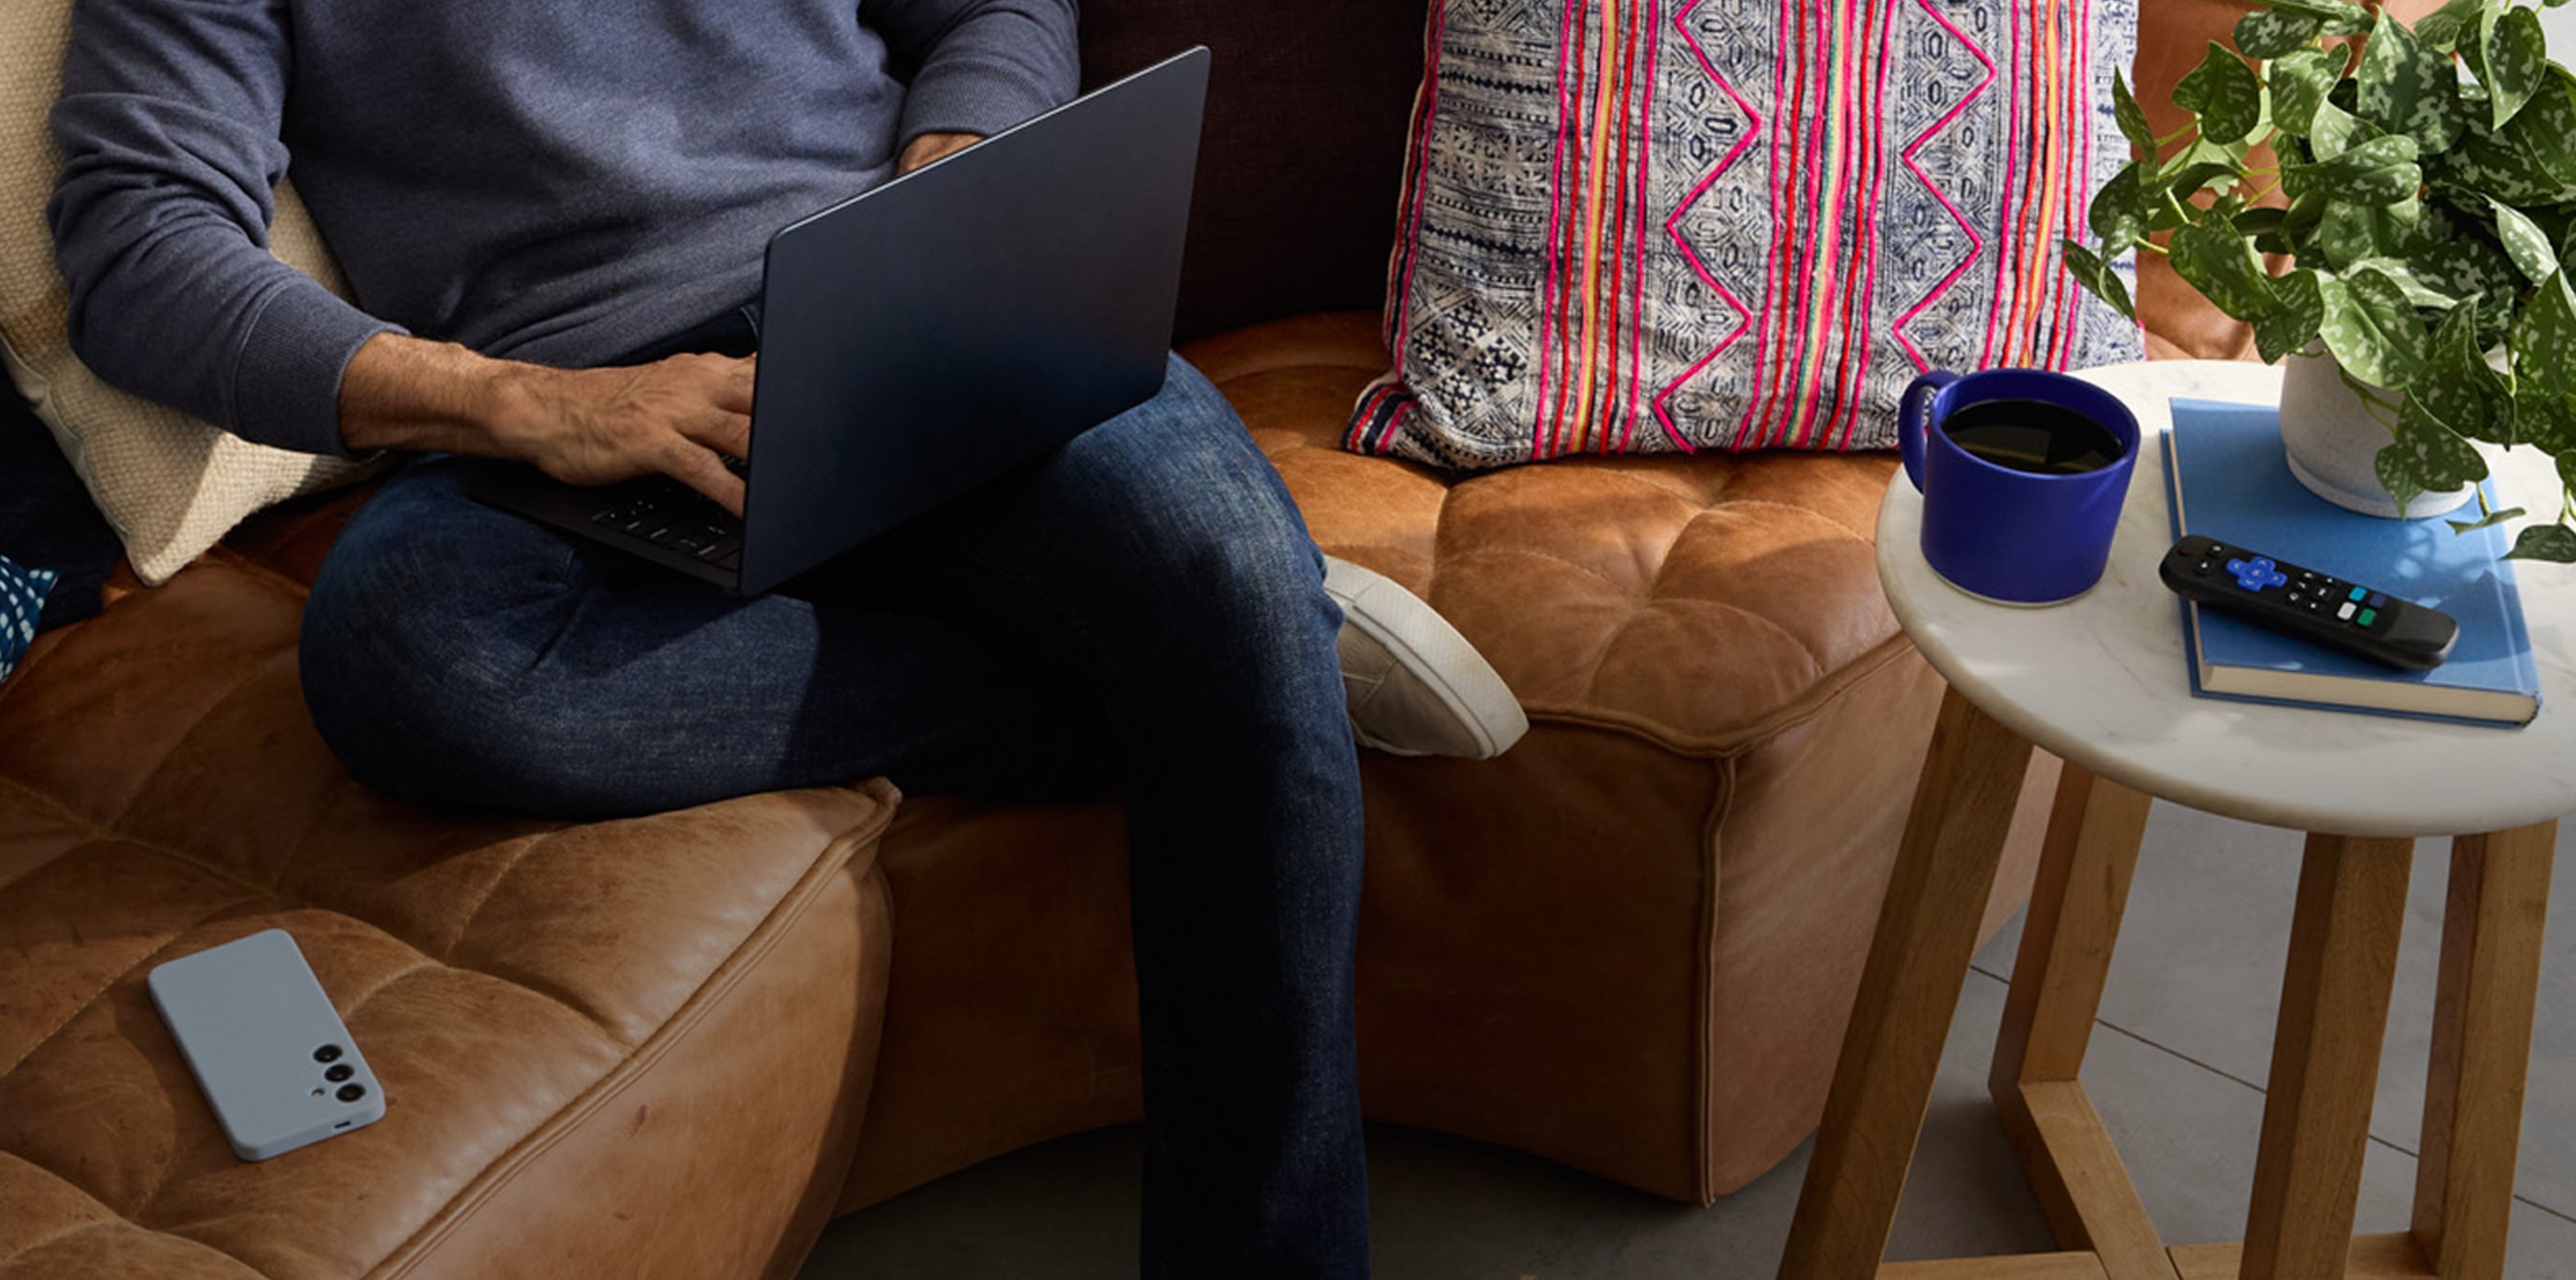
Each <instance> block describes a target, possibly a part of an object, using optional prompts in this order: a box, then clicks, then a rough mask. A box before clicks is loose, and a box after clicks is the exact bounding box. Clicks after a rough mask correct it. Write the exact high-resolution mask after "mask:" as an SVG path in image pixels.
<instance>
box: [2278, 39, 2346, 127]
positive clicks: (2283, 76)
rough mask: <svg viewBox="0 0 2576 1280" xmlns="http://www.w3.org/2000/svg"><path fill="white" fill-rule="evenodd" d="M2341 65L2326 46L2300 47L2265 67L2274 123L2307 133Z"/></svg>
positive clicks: (2332, 85) (2324, 102) (2324, 101)
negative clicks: (2327, 50)
mask: <svg viewBox="0 0 2576 1280" xmlns="http://www.w3.org/2000/svg"><path fill="white" fill-rule="evenodd" d="M2336 56H2337V57H2340V56H2341V55H2336ZM2341 65H2342V64H2341V63H2340V62H2336V61H2331V60H2329V58H2328V56H2327V54H2326V51H2325V50H2323V49H2301V50H2299V51H2297V52H2295V53H2288V54H2284V55H2282V56H2281V57H2279V58H2276V59H2274V60H2273V62H2272V65H2271V66H2270V67H2268V68H2266V69H2265V82H2266V84H2268V85H2269V87H2270V88H2271V91H2272V123H2274V124H2276V125H2279V126H2280V127H2282V128H2284V129H2287V130H2289V131H2290V132H2292V133H2295V134H2298V135H2300V136H2301V137H2305V136H2307V134H2308V132H2309V130H2310V129H2311V128H2313V127H2314V122H2315V120H2316V115H2317V108H2319V107H2321V106H2324V105H2326V92H2327V91H2328V90H2330V89H2332V88H2334V82H2335V73H2336V71H2337V70H2339V69H2340V68H2341ZM2337 110H2338V111H2340V110H2341V108H2337Z"/></svg>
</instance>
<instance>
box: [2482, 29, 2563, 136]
mask: <svg viewBox="0 0 2576 1280" xmlns="http://www.w3.org/2000/svg"><path fill="white" fill-rule="evenodd" d="M2548 44H2549V38H2548V36H2546V35H2545V34H2543V33H2542V31H2541V29H2540V15H2539V14H2538V13H2535V12H2533V11H2532V10H2529V9H2513V10H2509V11H2507V12H2506V13H2505V14H2504V15H2503V16H2502V17H2499V18H2497V19H2496V20H2495V27H2494V33H2493V34H2492V35H2490V36H2488V37H2487V44H2486V51H2485V57H2484V58H2483V59H2482V61H2483V63H2484V65H2483V66H2482V67H2481V68H2479V71H2478V82H2479V83H2481V84H2484V85H2485V86H2486V87H2487V109H2488V111H2489V112H2491V113H2492V117H2491V119H2492V123H2493V125H2494V127H2495V128H2498V129H2501V128H2503V127H2505V124H2506V123H2507V122H2508V121H2510V120H2512V119H2513V118H2514V116H2516V115H2517V114H2520V112H2521V111H2522V108H2523V106H2524V104H2526V103H2528V102H2530V101H2531V98H2532V95H2533V94H2535V93H2537V92H2538V91H2539V89H2540V86H2541V82H2542V81H2543V80H2544V79H2545V78H2546V77H2547V76H2548V74H2549V48H2548Z"/></svg>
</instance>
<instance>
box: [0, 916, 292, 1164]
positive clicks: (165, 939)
mask: <svg viewBox="0 0 2576 1280" xmlns="http://www.w3.org/2000/svg"><path fill="white" fill-rule="evenodd" d="M267 896H268V895H267V894H264V893H253V894H250V895H247V896H245V897H239V898H234V899H231V900H229V901H227V902H225V903H224V904H223V905H221V906H218V907H216V908H215V909H214V910H212V911H209V912H206V913H205V914H204V915H201V916H198V917H197V918H196V919H194V920H191V921H189V922H188V923H187V924H186V925H183V926H181V927H180V929H179V930H178V932H176V933H167V934H163V935H161V938H160V940H159V941H157V942H155V943H153V944H152V949H151V950H150V951H147V952H145V953H144V954H143V957H142V958H141V959H138V960H136V961H135V962H134V963H132V964H130V965H127V966H126V967H125V969H124V970H123V971H122V972H120V973H118V974H117V975H116V976H115V977H113V978H110V979H108V980H107V983H106V985H104V986H102V987H100V988H99V989H98V990H96V991H93V992H91V993H90V994H89V996H88V998H87V999H84V1000H82V1001H81V1002H80V1004H79V1005H77V1006H75V1007H74V1008H73V1009H72V1011H71V1012H70V1013H68V1014H65V1015H64V1016H63V1019H62V1021H60V1022H57V1023H55V1024H54V1025H53V1026H52V1027H51V1028H49V1029H47V1030H46V1032H45V1034H43V1035H41V1036H38V1037H37V1038H36V1042H35V1043H34V1044H31V1045H28V1046H27V1051H26V1052H25V1053H22V1054H19V1055H18V1057H17V1060H16V1061H14V1062H11V1063H10V1064H9V1065H8V1066H6V1067H0V1079H6V1078H7V1077H9V1076H12V1075H15V1074H17V1072H18V1068H20V1067H23V1066H25V1065H27V1063H28V1062H29V1061H31V1060H32V1059H34V1058H35V1056H36V1055H37V1054H38V1053H41V1052H43V1051H44V1048H45V1046H46V1045H49V1044H52V1043H53V1042H54V1037H56V1036H58V1035H61V1034H62V1033H63V1029H64V1028H65V1027H68V1026H70V1025H71V1024H73V1023H75V1022H78V1021H79V1020H80V1016H81V1015H82V1014H84V1013H87V1012H89V1011H90V1010H91V1009H92V1008H93V1007H95V1006H96V1005H97V1004H98V1002H99V1001H101V1000H104V999H106V998H107V993H108V992H110V991H114V990H115V989H116V988H117V987H118V986H120V985H122V984H123V983H124V982H125V980H126V979H128V978H131V977H133V976H134V974H135V971H136V970H139V969H141V968H142V967H143V966H145V965H148V964H150V963H152V962H153V961H155V960H158V959H160V958H161V957H162V955H163V954H165V953H167V952H168V951H169V949H170V946H171V944H173V943H175V942H177V941H178V940H179V939H181V938H184V937H187V936H188V935H189V934H191V933H194V932H196V931H197V930H199V929H202V928H204V927H205V926H206V924H207V922H208V921H211V920H214V919H216V918H217V917H219V916H222V915H224V914H225V913H227V912H229V911H232V910H233V909H234V908H236V907H239V906H241V905H242V904H243V903H246V902H257V901H259V900H260V899H262V898H265V897H267ZM11 1154H15V1155H20V1158H21V1159H24V1158H25V1157H24V1155H23V1154H21V1153H16V1152H12V1153H11ZM28 1163H29V1164H35V1163H36V1162H35V1161H33V1160H28ZM38 1167H39V1168H42V1167H43V1166H41V1165H39V1166H38ZM54 1176H55V1177H58V1178H59V1177H62V1175H61V1174H60V1173H58V1172H57V1173H55V1174H54ZM64 1181H66V1182H68V1181H70V1179H68V1178H65V1179H64Z"/></svg>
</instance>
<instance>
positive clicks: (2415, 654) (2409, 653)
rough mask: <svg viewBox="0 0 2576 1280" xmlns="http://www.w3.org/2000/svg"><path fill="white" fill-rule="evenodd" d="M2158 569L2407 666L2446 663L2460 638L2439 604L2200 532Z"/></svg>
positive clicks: (2253, 612) (2185, 591) (2233, 607)
mask: <svg viewBox="0 0 2576 1280" xmlns="http://www.w3.org/2000/svg"><path fill="white" fill-rule="evenodd" d="M2158 572H2159V573H2160V575H2161V576H2162V577H2163V578H2164V580H2165V585H2166V586H2168V587H2171V588H2173V590H2174V594H2176V595H2179V596H2181V597H2182V598H2183V599H2185V600H2190V601H2194V602H2197V603H2199V604H2204V605H2207V606H2209V607H2210V608H2213V609H2217V610H2219V611H2221V612H2224V613H2228V614H2232V615H2234V616H2236V617H2239V618H2243V619H2244V620H2246V621H2247V622H2251V623H2254V624H2256V625H2257V626H2264V627H2269V628H2271V629H2272V630H2274V631H2278V632H2282V633H2283V634H2286V635H2293V636H2297V637H2298V638H2300V639H2302V640H2308V641H2312V642H2314V643H2317V644H2321V645H2324V646H2326V647H2327V648H2329V649H2340V650H2342V651H2343V652H2345V653H2349V654H2353V655H2355V656H2357V657H2363V658H2368V659H2370V660H2371V661H2373V662H2381V663H2386V664H2387V665H2389V666H2392V667H2400V668H2403V669H2405V670H2408V671H2430V670H2432V669H2433V668H2435V667H2438V666H2440V665H2442V661H2443V659H2445V658H2448V657H2450V656H2451V645H2452V644H2453V643H2454V642H2456V641H2457V640H2458V639H2459V638H2460V624H2459V623H2458V622H2457V621H2455V620H2453V619H2452V617H2451V615H2449V614H2447V613H2444V612H2442V611H2440V610H2438V609H2428V608H2425V607H2424V606H2423V605H2420V604H2411V603H2408V602H2407V601H2404V600H2400V599H2398V598H2397V597H2395V596H2392V595H2389V594H2387V593H2386V592H2383V591H2374V590H2372V589H2371V588H2369V587H2364V586H2360V585H2357V584H2355V583H2350V582H2346V581H2344V580H2342V579H2341V578H2336V577H2331V576H2328V575H2326V574H2322V573H2318V572H2316V571H2315V570H2313V569H2302V568H2300V567H2299V566H2297V565H2294V564H2283V563H2281V562H2280V561H2278V560H2274V559H2273V558H2271V557H2270V556H2265V555H2258V554H2256V553H2255V552H2252V551H2249V550H2247V549H2245V548H2244V547H2236V546H2229V545H2228V544H2226V543H2224V542H2219V541H2216V540H2215V539H2211V538H2203V537H2200V536H2198V535H2197V534H2195V535H2193V536H2191V537H2188V538H2185V539H2183V540H2182V541H2180V542H2177V543H2175V544H2174V548H2173V551H2172V552H2171V553H2169V554H2167V555H2166V556H2165V561H2164V564H2163V566H2162V567H2161V568H2160V569H2159V570H2158Z"/></svg>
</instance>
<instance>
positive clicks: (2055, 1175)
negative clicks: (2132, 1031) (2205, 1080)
mask: <svg viewBox="0 0 2576 1280" xmlns="http://www.w3.org/2000/svg"><path fill="white" fill-rule="evenodd" d="M2153 804H2154V799H2153V797H2150V796H2148V795H2147V794H2146V793H2144V792H2141V791H2135V790H2131V789H2130V788H2128V787H2124V786H2121V785H2120V784H2119V783H2116V782H2112V781H2110V780H2108V779H2105V778H2100V777H2097V776H2095V775H2094V774H2092V773H2090V772H2088V771H2086V770H2085V769H2083V768H2081V767H2079V766H2077V765H2073V764H2069V765H2067V766H2066V771H2065V773H2064V774H2062V775H2061V776H2060V777H2059V779H2058V783H2057V803H2056V807H2055V808H2053V809H2051V810H2050V812H2049V819H2048V842H2047V844H2046V846H2045V847H2044V848H2043V850H2042V851H2041V853H2040V862H2039V880H2038V883H2037V884H2036V885H2035V886H2034V887H2033V889H2032V891H2031V898H2030V914H2029V916H2028V918H2027V921H2026V923H2024V925H2023V926H2022V935H2021V956H2020V959H2019V960H2018V961H2016V962H2015V963H2014V965H2013V983H2012V994H2011V995H2010V996H2009V997H2008V998H2007V999H2006V1000H2005V1003H2004V1019H2003V1027H2002V1030H2001V1031H2000V1032H1999V1033H1998V1035H1997V1037H1996V1040H1995V1061H1994V1071H1993V1073H1992V1075H1991V1076H1989V1077H1988V1084H1989V1085H1990V1087H1991V1088H1992V1089H1993V1091H1994V1097H1995V1109H1996V1111H1997V1112H1998V1113H1999V1114H2001V1115H2002V1117H2003V1121H2004V1130H2005V1132H2007V1133H2009V1134H2011V1135H2012V1140H2013V1146H2014V1147H2015V1148H2016V1149H2017V1150H2018V1151H2019V1152H2020V1153H2021V1160H2022V1166H2023V1168H2024V1169H2026V1170H2028V1171H2029V1174H2030V1185H2031V1190H2032V1192H2033V1193H2034V1194H2036V1195H2037V1196H2038V1197H2039V1203H2040V1207H2041V1208H2043V1209H2045V1210H2046V1211H2047V1213H2048V1221H2049V1225H2050V1227H2052V1228H2053V1229H2054V1230H2055V1231H2056V1233H2057V1242H2058V1246H2059V1247H2060V1248H2064V1249H2076V1250H2084V1251H2088V1252H2091V1253H2093V1254H2095V1255H2097V1256H2098V1258H2099V1260H2100V1263H2101V1268H2102V1271H2103V1272H2104V1274H2106V1275H2107V1276H2108V1277H2109V1278H2110V1280H2174V1267H2173V1259H2172V1258H2171V1257H2170V1256H2169V1255H2168V1254H2167V1253H2166V1252H2165V1247H2164V1243H2163V1241H2162V1240H2161V1239H2160V1238H2159V1237H2158V1236H2157V1235H2156V1229H2155V1223H2154V1222H2153V1221H2152V1220H2150V1219H2149V1218H2148V1217H2147V1209H2146V1205H2145V1204H2143V1203H2142V1202H2140V1201H2139V1199H2138V1192H2137V1188H2136V1187H2135V1186H2134V1185H2133V1184H2132V1183H2131V1182H2130V1180H2129V1174H2128V1170H2127V1168H2126V1167H2125V1166H2124V1165H2123V1164H2122V1163H2121V1161H2120V1154H2119V1152H2118V1151H2117V1150H2116V1149H2114V1148H2113V1147H2112V1145H2111V1138H2110V1135H2109V1133H2108V1132H2107V1131H2105V1130H2104V1128H2103V1126H2102V1119H2101V1116H2100V1115H2099V1114H2097V1113H2096V1112H2095V1111H2094V1110H2093V1103H2092V1100H2091V1099H2090V1098H2088V1097H2086V1096H2085V1093H2084V1087H2083V1086H2082V1085H2081V1084H2078V1083H2077V1082H2076V1081H2077V1077H2078V1076H2079V1075H2080V1074H2081V1073H2082V1071H2083V1069H2084V1051H2085V1048H2086V1047H2087V1046H2088V1045H2090V1044H2091V1043H2092V1039H2093V1019H2094V1015H2095V1014H2096V1013H2098V1012H2099V1011H2100V1009H2101V1007H2102V984H2103V983H2104V981H2105V980H2106V979H2108V978H2109V976H2110V972H2111V952H2112V948H2113V946H2114V944H2116V943H2117V942H2118V941H2119V937H2120V917H2121V915H2122V914H2123V913H2124V912H2125V911H2126V910H2127V908H2128V902H2129V881H2130V877H2131V875H2132V873H2133V872H2135V871H2136V869H2137V865H2138V846H2139V843H2140V842H2141V841H2142V840H2143V839H2145V837H2146V830H2147V814H2148V811H2149V809H2150V808H2151V807H2152V806H2153Z"/></svg>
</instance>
